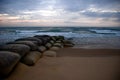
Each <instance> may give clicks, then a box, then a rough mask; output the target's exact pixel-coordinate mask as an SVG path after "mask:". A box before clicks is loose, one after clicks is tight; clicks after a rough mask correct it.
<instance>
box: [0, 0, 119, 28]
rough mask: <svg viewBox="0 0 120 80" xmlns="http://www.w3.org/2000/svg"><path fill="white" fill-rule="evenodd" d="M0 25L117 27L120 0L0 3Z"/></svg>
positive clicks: (9, 0)
mask: <svg viewBox="0 0 120 80" xmlns="http://www.w3.org/2000/svg"><path fill="white" fill-rule="evenodd" d="M0 26H98V27H100V26H102V27H103V26H104V27H110V26H120V0H0Z"/></svg>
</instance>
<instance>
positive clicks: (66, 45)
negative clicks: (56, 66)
mask: <svg viewBox="0 0 120 80" xmlns="http://www.w3.org/2000/svg"><path fill="white" fill-rule="evenodd" d="M63 44H64V46H65V47H73V46H74V43H72V42H71V41H69V40H63Z"/></svg>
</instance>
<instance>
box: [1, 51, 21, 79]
mask: <svg viewBox="0 0 120 80" xmlns="http://www.w3.org/2000/svg"><path fill="white" fill-rule="evenodd" d="M19 60H20V55H19V54H17V53H14V52H9V51H0V77H5V76H7V75H8V74H9V73H10V72H11V71H12V70H13V68H14V67H15V65H16V64H17V63H18V62H19Z"/></svg>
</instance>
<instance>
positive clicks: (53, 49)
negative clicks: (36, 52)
mask: <svg viewBox="0 0 120 80" xmlns="http://www.w3.org/2000/svg"><path fill="white" fill-rule="evenodd" d="M59 49H60V47H57V46H52V47H51V48H50V50H51V51H58V50H59Z"/></svg>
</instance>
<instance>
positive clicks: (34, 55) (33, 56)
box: [21, 51, 41, 66]
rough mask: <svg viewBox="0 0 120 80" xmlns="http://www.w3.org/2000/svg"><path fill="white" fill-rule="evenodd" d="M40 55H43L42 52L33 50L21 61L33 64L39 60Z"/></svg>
mask: <svg viewBox="0 0 120 80" xmlns="http://www.w3.org/2000/svg"><path fill="white" fill-rule="evenodd" d="M40 56H41V53H40V52H38V51H31V52H30V53H28V54H27V55H26V56H25V57H24V58H23V59H22V60H21V61H22V63H24V64H26V65H29V66H32V65H34V64H35V63H36V62H37V61H38V60H39V58H40Z"/></svg>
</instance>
